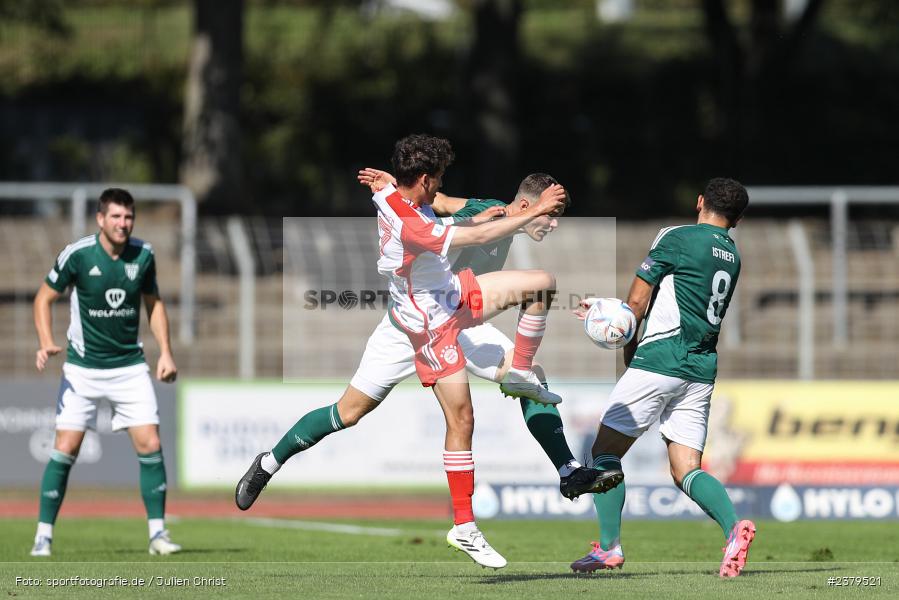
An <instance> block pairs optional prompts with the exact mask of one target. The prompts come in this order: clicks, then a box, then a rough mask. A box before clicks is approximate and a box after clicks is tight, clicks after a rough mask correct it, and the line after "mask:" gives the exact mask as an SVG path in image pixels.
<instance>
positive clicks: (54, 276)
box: [47, 269, 59, 283]
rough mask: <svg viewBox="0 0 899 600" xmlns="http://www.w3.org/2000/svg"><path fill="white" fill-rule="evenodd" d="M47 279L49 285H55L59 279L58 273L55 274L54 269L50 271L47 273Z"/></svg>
mask: <svg viewBox="0 0 899 600" xmlns="http://www.w3.org/2000/svg"><path fill="white" fill-rule="evenodd" d="M47 279H49V280H50V282H51V283H56V280H57V279H59V273H57V272H56V269H50V272H49V273H47Z"/></svg>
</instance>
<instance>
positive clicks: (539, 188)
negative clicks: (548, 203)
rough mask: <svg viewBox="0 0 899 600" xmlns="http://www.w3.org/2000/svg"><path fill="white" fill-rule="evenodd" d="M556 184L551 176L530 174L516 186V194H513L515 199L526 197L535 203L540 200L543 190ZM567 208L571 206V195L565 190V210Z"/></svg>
mask: <svg viewBox="0 0 899 600" xmlns="http://www.w3.org/2000/svg"><path fill="white" fill-rule="evenodd" d="M556 183H559V182H558V181H557V180H556V178H555V177H553V176H552V175H547V174H546V173H531V174H530V175H528V176H527V177H525V178H524V179H522V180H521V184H519V186H518V193H517V194H515V197H516V198H517V197H518V196H526V197H527V198H528V200H533V201H535V202H536V201H537V199H538V198H540V194H542V193H543V190H545V189H546V188H548V187H549V186H551V185H553V184H556ZM569 206H571V194H569V193H568V190H565V208H568V207H569Z"/></svg>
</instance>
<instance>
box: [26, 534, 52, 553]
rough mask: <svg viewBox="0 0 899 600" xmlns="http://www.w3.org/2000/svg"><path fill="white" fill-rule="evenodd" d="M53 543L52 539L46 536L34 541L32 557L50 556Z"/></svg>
mask: <svg viewBox="0 0 899 600" xmlns="http://www.w3.org/2000/svg"><path fill="white" fill-rule="evenodd" d="M52 543H53V540H52V539H51V538H48V537H47V536H45V535H42V536H40V537H38V538H37V539H36V540H34V547H33V548H31V556H50V544H52Z"/></svg>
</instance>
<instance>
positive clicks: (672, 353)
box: [571, 178, 755, 577]
mask: <svg viewBox="0 0 899 600" xmlns="http://www.w3.org/2000/svg"><path fill="white" fill-rule="evenodd" d="M748 203H749V196H748V194H747V193H746V189H745V188H744V187H743V186H742V185H741V184H740V183H738V182H736V181H734V180H732V179H723V178H716V179H712V180H711V181H709V183H708V185H707V186H706V188H705V191H704V192H703V193H702V194H701V195H700V196H699V198H698V200H697V203H696V210H697V211H698V212H699V218H698V221H697V223H696V224H695V225H682V226H678V227H666V228H664V229H662V230H661V231H660V232H659V234H658V235H657V236H656V238H655V240H654V241H653V243H652V247H651V248H650V250H649V256H647V257H646V259H644V261H643V262H642V264H640V267H639V268H638V269H637V273H636V277H635V278H634V281H633V284H632V285H631V289H630V292H629V294H628V299H627V303H628V304H629V305H630V307H631V309H632V310H633V311H634V315H635V316H636V317H637V324H638V327H639V325H640V323H641V322H643V321H645V323H646V327H645V329H644V330H643V334H642V337H640V338H639V342H638V341H637V336H635V337H634V339H633V340H632V341H631V342H630V343H629V344H628V345H627V346H626V347H625V349H624V362H625V365H626V366H627V367H628V368H627V370H626V371H625V372H624V375H623V376H622V377H621V379H620V380H619V381H618V383H617V384H616V386H615V389H614V390H613V391H612V393H611V395H610V397H609V405H608V407H607V408H606V411H605V414H604V415H603V418H602V423H601V424H600V427H599V432H598V434H597V437H596V441H595V442H594V444H593V450H592V455H593V466H594V467H595V468H597V469H620V468H621V457H623V456H624V455H625V453H626V452H627V451H628V449H629V448H630V447H631V445H632V444H633V443H634V442H635V441H636V440H637V438H638V437H639V436H640V435H641V434H642V433H643V432H645V431H646V430H647V429H648V428H649V426H650V425H651V424H652V423H653V422H655V421H656V420H658V421H659V422H660V424H661V427H660V431H661V434H662V438H663V439H664V441H665V443H666V445H667V446H668V458H669V462H670V464H671V476H672V477H673V478H674V483H675V484H676V485H677V486H678V487H679V488H680V489H682V490H683V491H684V493H685V494H687V495H688V496H689V497H690V498H691V499H692V500H693V501H694V502H696V503H697V504H698V505H699V506H700V507H701V508H702V509H703V510H704V511H705V512H706V514H708V515H709V516H710V517H711V518H713V519H714V520H715V521H716V522H717V523H718V524H719V525H720V526H721V529H722V531H723V532H724V537H725V538H726V540H727V543H726V545H725V548H724V559H723V560H722V562H721V568H720V575H721V576H722V577H736V576H737V575H739V574H740V571H741V570H742V569H743V566H744V565H745V564H746V557H747V554H748V551H749V545H750V543H751V542H752V539H753V537H754V535H755V525H754V524H753V523H752V521H746V520H743V521H740V520H738V518H737V514H736V511H735V510H734V506H733V503H731V501H730V498H729V497H728V495H727V491H725V489H724V486H723V485H721V483H720V482H719V481H718V480H717V479H715V478H714V477H712V476H711V475H709V474H708V473H706V472H705V471H703V470H702V465H701V462H702V451H703V448H704V446H705V440H706V431H707V427H708V416H709V403H710V400H711V397H712V389H713V387H714V383H715V375H716V374H717V368H718V354H717V351H716V346H717V344H718V333H719V332H720V330H721V320H722V319H723V318H724V314H725V312H727V307H728V304H729V303H730V299H731V298H732V297H733V294H734V289H735V288H736V285H737V278H738V277H739V275H740V253H739V252H738V251H737V247H736V244H734V241H733V239H732V238H731V237H730V235H728V230H729V229H730V228H732V227H736V225H737V223H738V222H739V221H740V218H741V217H742V215H743V211H744V210H745V209H746V205H747V204H748ZM589 305H590V302H589V301H585V303H583V305H582V307H581V308H580V309H579V310H578V311H576V314H577V315H578V316H579V317H580V318H582V319H583V318H584V314H585V310H586V308H587V307H588V306H589ZM624 496H625V486H624V485H620V486H618V487H617V488H615V489H613V490H610V491H608V492H606V493H603V494H595V495H594V497H593V499H594V503H595V504H596V513H597V517H598V519H599V524H600V541H599V542H598V543H597V542H594V543H593V549H592V550H591V551H590V553H589V554H587V556H585V557H584V558H581V559H579V560H577V561H575V562H574V563H572V565H571V568H572V569H573V570H574V571H576V572H590V571H595V570H597V569H612V568H620V567H621V566H622V565H623V564H624V553H623V551H622V549H621V540H620V536H621V511H622V508H623V507H624Z"/></svg>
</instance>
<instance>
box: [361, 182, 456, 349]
mask: <svg viewBox="0 0 899 600" xmlns="http://www.w3.org/2000/svg"><path fill="white" fill-rule="evenodd" d="M372 200H373V201H374V203H375V206H377V207H378V236H379V239H380V242H379V244H378V247H379V250H380V257H379V258H378V272H379V273H381V274H382V275H384V276H386V277H387V280H388V287H389V290H390V298H391V308H390V312H391V315H392V316H393V319H394V320H395V321H397V322H398V323H399V324H400V325H402V326H403V327H405V328H407V329H409V330H411V331H413V332H416V333H418V332H422V331H426V330H433V329H436V328H437V327H439V326H440V325H442V324H443V323H445V322H446V321H447V320H448V319H449V318H450V317H451V316H452V315H453V313H454V312H455V311H456V309H457V308H458V307H459V304H460V301H461V297H462V286H461V284H460V283H459V277H458V276H456V275H455V274H454V273H453V271H452V268H451V265H450V261H449V259H448V258H447V257H446V254H447V252H448V251H449V246H450V242H451V241H452V239H453V234H454V233H455V227H454V226H451V225H444V224H442V223H439V222H437V221H436V217H435V216H434V211H433V210H432V209H431V207H430V206H415V205H413V204H412V203H411V202H410V201H408V200H406V199H405V198H403V197H402V196H401V195H400V193H399V192H398V191H397V190H396V188H395V187H394V186H393V185H388V186H387V187H385V188H384V189H382V190H381V191H380V192H378V193H376V194H375V195H374V196H373V197H372Z"/></svg>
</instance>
